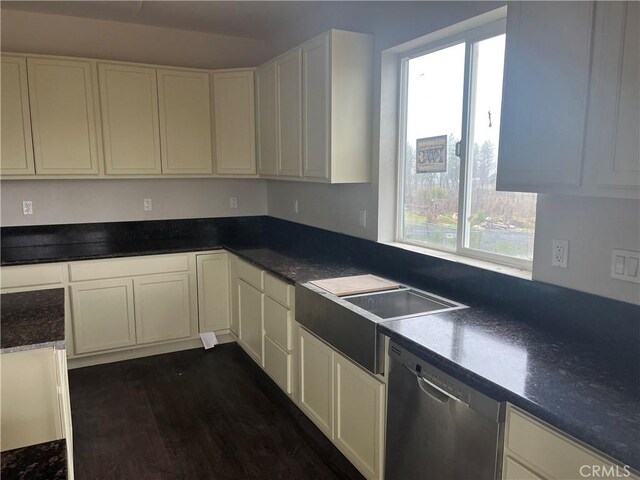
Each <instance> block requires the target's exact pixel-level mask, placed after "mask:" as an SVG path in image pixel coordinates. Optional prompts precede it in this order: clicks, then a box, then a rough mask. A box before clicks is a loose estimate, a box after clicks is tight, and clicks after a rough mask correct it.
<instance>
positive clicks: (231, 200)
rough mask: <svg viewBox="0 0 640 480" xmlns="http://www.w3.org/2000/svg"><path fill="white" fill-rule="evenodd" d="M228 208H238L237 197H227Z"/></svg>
mask: <svg viewBox="0 0 640 480" xmlns="http://www.w3.org/2000/svg"><path fill="white" fill-rule="evenodd" d="M229 208H238V197H229Z"/></svg>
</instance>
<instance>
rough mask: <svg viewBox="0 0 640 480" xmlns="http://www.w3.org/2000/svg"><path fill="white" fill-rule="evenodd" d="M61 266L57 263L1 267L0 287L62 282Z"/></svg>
mask: <svg viewBox="0 0 640 480" xmlns="http://www.w3.org/2000/svg"><path fill="white" fill-rule="evenodd" d="M62 267H63V266H62V265H61V264H59V263H51V264H47V265H21V266H16V267H2V269H1V270H0V287H2V288H19V287H31V286H37V285H54V284H58V283H62Z"/></svg>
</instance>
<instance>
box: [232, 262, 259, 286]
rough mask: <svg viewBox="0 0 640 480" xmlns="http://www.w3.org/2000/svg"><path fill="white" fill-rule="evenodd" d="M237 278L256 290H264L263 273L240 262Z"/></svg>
mask: <svg viewBox="0 0 640 480" xmlns="http://www.w3.org/2000/svg"><path fill="white" fill-rule="evenodd" d="M238 277H239V278H241V279H243V280H244V281H245V282H247V283H249V284H251V285H253V286H254V287H256V288H257V289H258V290H263V289H264V272H263V271H262V270H260V269H259V268H256V267H254V266H253V265H250V264H248V263H247V262H243V261H242V260H240V261H238Z"/></svg>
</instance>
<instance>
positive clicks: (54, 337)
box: [0, 288, 64, 353]
mask: <svg viewBox="0 0 640 480" xmlns="http://www.w3.org/2000/svg"><path fill="white" fill-rule="evenodd" d="M0 310H1V315H0V329H1V331H0V352H2V353H10V352H16V351H20V350H31V349H34V348H46V347H53V348H58V349H61V348H64V289H63V288H54V289H50V290H33V291H30V292H17V293H3V294H2V295H1V296H0Z"/></svg>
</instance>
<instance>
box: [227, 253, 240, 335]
mask: <svg viewBox="0 0 640 480" xmlns="http://www.w3.org/2000/svg"><path fill="white" fill-rule="evenodd" d="M238 282H239V280H238V259H237V258H236V257H235V255H229V290H230V299H229V301H230V303H231V305H230V310H231V312H230V317H231V318H230V321H229V323H230V325H229V328H230V329H231V331H232V332H233V333H235V334H236V335H237V336H238V337H239V336H240V304H239V302H240V300H239V296H238Z"/></svg>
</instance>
